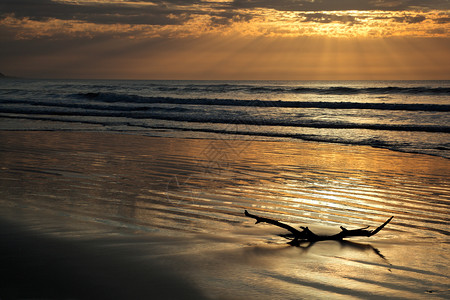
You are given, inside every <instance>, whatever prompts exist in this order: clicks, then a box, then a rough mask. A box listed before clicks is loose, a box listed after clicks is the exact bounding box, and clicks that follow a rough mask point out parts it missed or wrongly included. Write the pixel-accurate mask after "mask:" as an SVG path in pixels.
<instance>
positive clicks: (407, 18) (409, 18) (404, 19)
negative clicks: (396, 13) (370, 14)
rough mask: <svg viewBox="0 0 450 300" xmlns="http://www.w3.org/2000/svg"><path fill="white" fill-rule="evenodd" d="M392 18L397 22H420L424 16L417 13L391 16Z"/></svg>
mask: <svg viewBox="0 0 450 300" xmlns="http://www.w3.org/2000/svg"><path fill="white" fill-rule="evenodd" d="M392 19H393V20H394V21H395V22H399V23H408V24H416V23H422V22H423V21H425V19H426V17H425V16H422V15H417V16H402V17H393V18H392Z"/></svg>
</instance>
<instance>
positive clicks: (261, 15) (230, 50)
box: [0, 0, 450, 80]
mask: <svg viewBox="0 0 450 300" xmlns="http://www.w3.org/2000/svg"><path fill="white" fill-rule="evenodd" d="M21 2H24V3H21ZM337 2H339V1H334V2H333V1H331V0H322V1H319V0H318V1H302V0H299V1H282V0H280V1H277V2H276V3H275V4H274V2H273V1H272V2H271V1H263V0H260V1H231V0H222V1H219V0H216V1H185V3H183V2H180V1H119V0H103V1H89V0H59V1H56V0H55V1H52V0H36V1H35V5H33V6H30V7H29V9H28V10H27V9H24V8H26V7H27V6H26V4H27V3H30V2H29V1H25V0H15V1H5V4H0V12H4V13H0V40H1V41H2V45H7V46H6V47H2V48H3V49H2V50H0V55H1V58H0V60H1V61H0V62H1V64H0V65H1V66H2V70H0V72H3V73H7V74H13V75H20V76H31V77H58V78H129V79H304V80H308V79H450V78H449V77H450V56H449V54H448V53H450V39H449V32H450V25H449V24H450V7H449V4H448V1H444V0H435V1H383V0H368V1H352V0H349V1H343V2H342V3H343V4H342V5H341V7H342V10H338V9H336V8H339V7H340V6H339V4H336V3H337ZM403 2H404V3H403ZM180 3H183V4H180ZM352 3H353V4H352ZM352 7H354V9H349V8H352ZM40 9H41V10H40ZM33 49H34V50H33Z"/></svg>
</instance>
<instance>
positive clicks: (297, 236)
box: [245, 210, 393, 245]
mask: <svg viewBox="0 0 450 300" xmlns="http://www.w3.org/2000/svg"><path fill="white" fill-rule="evenodd" d="M245 216H247V217H249V218H253V219H255V220H256V224H258V223H268V224H272V225H275V226H278V227H281V228H284V229H286V230H288V231H290V232H291V235H283V236H284V237H285V238H289V237H290V238H292V239H293V240H292V241H291V242H290V243H289V244H291V245H298V244H299V243H301V242H310V243H315V242H319V241H328V240H334V241H342V240H343V239H345V238H348V237H353V236H366V237H371V236H372V235H375V234H377V233H378V232H379V231H380V230H381V229H383V228H384V226H386V225H387V224H388V223H389V222H390V221H391V220H392V218H393V216H392V217H390V218H389V219H388V220H387V221H386V222H384V223H383V224H382V225H380V226H379V227H377V228H376V229H375V230H368V229H367V228H369V226H367V227H363V228H359V229H352V230H349V229H347V228H345V227H342V226H341V227H340V228H341V232H339V233H337V234H333V235H318V234H315V233H314V232H312V231H311V230H310V229H309V228H308V227H303V226H301V227H300V228H301V229H302V231H300V230H297V229H295V228H294V227H292V226H290V225H287V224H284V223H281V222H279V221H276V220H272V219H269V218H263V217H259V216H256V215H253V214H251V213H249V212H248V211H247V210H246V211H245Z"/></svg>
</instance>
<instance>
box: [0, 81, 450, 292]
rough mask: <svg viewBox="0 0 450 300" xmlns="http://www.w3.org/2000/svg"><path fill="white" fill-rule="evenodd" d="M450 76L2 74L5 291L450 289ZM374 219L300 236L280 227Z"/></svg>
mask: <svg viewBox="0 0 450 300" xmlns="http://www.w3.org/2000/svg"><path fill="white" fill-rule="evenodd" d="M449 109H450V81H376V82H375V81H342V82H341V81H339V82H338V81H312V82H305V81H289V82H287V81H133V80H127V81H120V80H22V79H6V80H1V81H0V163H1V165H0V224H1V226H0V241H1V243H0V265H1V266H2V267H3V268H2V273H1V274H0V298H1V299H18V298H20V299H69V298H71V299H150V298H151V299H233V300H235V299H346V300H347V299H387V298H389V299H430V298H431V299H449V298H450V289H449V283H450V281H449V274H450V272H449V270H450V268H449V263H448V262H449V261H450V241H449V237H450V230H449V229H450V226H449V225H450V219H449V215H450V209H449V208H450V181H449V179H450V160H449V158H450V138H449V137H450V135H449V129H450V117H449V116H450V115H449ZM245 210H248V211H249V212H250V213H252V214H255V215H258V216H263V217H267V218H271V219H274V220H279V221H282V222H285V223H288V224H290V225H291V226H294V227H295V228H298V227H299V226H308V227H309V228H310V229H311V230H312V231H313V232H315V233H318V234H321V233H322V234H328V235H329V234H335V233H337V232H339V231H340V226H343V227H345V228H347V229H356V228H361V227H364V226H370V229H374V228H377V227H378V226H380V225H381V224H383V222H385V221H386V220H387V219H388V218H390V217H391V216H393V217H394V218H393V219H392V221H391V222H390V223H389V224H387V225H386V227H385V228H383V229H382V230H381V231H380V232H378V233H377V234H376V235H375V236H373V237H370V238H368V237H352V238H349V239H348V240H345V241H321V242H317V243H304V244H301V245H300V246H299V247H292V246H289V245H287V244H286V243H287V242H288V240H286V239H285V238H284V237H283V236H281V235H282V234H285V233H287V232H286V231H285V230H284V229H282V228H279V227H275V226H271V225H267V224H262V223H259V224H255V222H254V219H250V218H248V217H246V216H245V215H244V211H245Z"/></svg>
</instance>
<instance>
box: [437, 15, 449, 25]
mask: <svg viewBox="0 0 450 300" xmlns="http://www.w3.org/2000/svg"><path fill="white" fill-rule="evenodd" d="M434 22H436V23H437V24H447V23H450V17H441V18H437V19H435V20H434Z"/></svg>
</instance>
